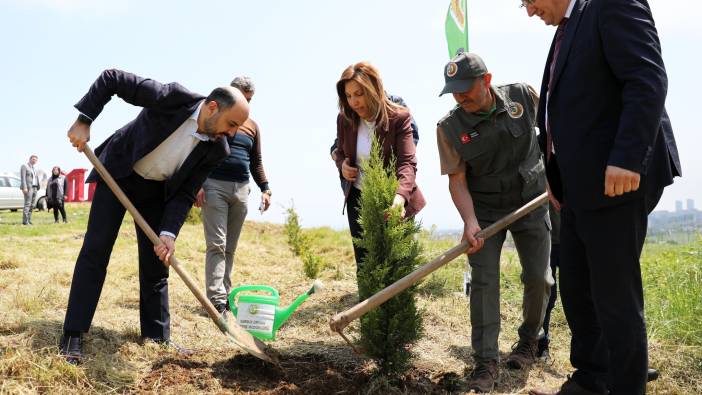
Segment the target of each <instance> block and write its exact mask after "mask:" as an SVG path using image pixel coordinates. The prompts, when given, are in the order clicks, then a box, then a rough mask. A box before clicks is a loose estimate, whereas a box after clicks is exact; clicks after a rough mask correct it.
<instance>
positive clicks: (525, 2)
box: [519, 0, 535, 8]
mask: <svg viewBox="0 0 702 395" xmlns="http://www.w3.org/2000/svg"><path fill="white" fill-rule="evenodd" d="M534 1H535V0H522V4H520V5H519V8H525V7H528V6H530V5H532V4H534Z"/></svg>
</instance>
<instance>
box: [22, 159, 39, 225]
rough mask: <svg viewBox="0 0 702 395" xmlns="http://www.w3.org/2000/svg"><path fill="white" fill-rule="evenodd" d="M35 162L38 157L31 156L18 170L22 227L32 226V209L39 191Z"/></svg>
mask: <svg viewBox="0 0 702 395" xmlns="http://www.w3.org/2000/svg"><path fill="white" fill-rule="evenodd" d="M37 161H39V157H38V156H36V155H32V156H30V157H29V161H28V162H27V163H26V164H24V165H22V167H21V168H20V183H21V184H20V188H21V189H22V193H23V194H24V209H23V210H22V225H32V209H33V208H34V199H36V196H37V191H38V190H39V176H37V169H36V167H35V166H36V164H37Z"/></svg>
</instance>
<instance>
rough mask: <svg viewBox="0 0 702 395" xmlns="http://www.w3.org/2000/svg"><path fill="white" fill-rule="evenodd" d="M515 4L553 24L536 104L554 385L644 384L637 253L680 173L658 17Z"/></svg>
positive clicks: (603, 388)
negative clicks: (557, 313) (555, 356)
mask: <svg viewBox="0 0 702 395" xmlns="http://www.w3.org/2000/svg"><path fill="white" fill-rule="evenodd" d="M522 4H523V5H524V6H526V8H527V13H528V14H529V16H533V15H537V16H539V17H540V18H541V19H542V20H543V21H544V22H545V23H546V24H548V25H553V26H558V29H557V30H556V34H555V37H554V40H553V43H552V45H551V50H550V52H549V57H548V60H547V61H546V67H545V70H544V76H543V80H542V85H541V98H542V100H541V103H540V105H539V112H538V126H539V129H540V130H541V131H542V132H545V133H542V135H544V139H543V140H542V147H543V149H544V150H545V156H546V159H547V168H548V170H547V174H548V178H549V183H550V186H551V190H552V192H553V194H554V195H555V197H556V198H557V199H558V200H559V201H560V203H561V206H562V211H561V215H562V217H561V220H562V222H561V269H560V270H561V274H560V280H561V297H562V301H563V308H564V311H565V315H566V318H567V320H568V325H569V326H570V329H571V332H572V336H573V338H572V342H571V355H570V360H571V363H572V365H573V367H574V368H575V369H576V370H575V372H574V373H573V375H572V376H571V377H570V378H569V379H568V381H567V382H566V383H565V384H564V385H563V387H562V388H561V389H560V391H559V392H558V393H560V394H593V393H594V394H605V393H608V392H609V393H611V394H643V393H645V391H646V373H647V344H646V343H647V340H646V324H645V321H644V301H643V287H642V284H641V269H640V264H639V257H640V255H641V249H642V248H643V243H644V239H645V237H646V228H647V215H648V213H649V212H650V211H651V210H652V209H653V208H654V207H655V206H656V204H657V202H658V200H659V199H660V197H661V194H662V193H663V188H664V187H665V186H667V185H670V184H671V183H672V182H673V177H675V176H679V175H680V174H681V173H680V162H679V159H678V152H677V148H676V146H675V139H674V137H673V131H672V128H671V125H670V120H669V119H668V115H667V113H666V111H665V107H664V105H665V98H666V92H667V85H668V80H667V76H666V71H665V67H664V65H663V59H662V56H661V46H660V42H659V40H658V33H657V31H656V28H655V24H654V22H653V16H652V15H651V10H650V8H649V6H648V3H647V2H646V1H645V0H523V1H522ZM534 393H541V392H539V391H534Z"/></svg>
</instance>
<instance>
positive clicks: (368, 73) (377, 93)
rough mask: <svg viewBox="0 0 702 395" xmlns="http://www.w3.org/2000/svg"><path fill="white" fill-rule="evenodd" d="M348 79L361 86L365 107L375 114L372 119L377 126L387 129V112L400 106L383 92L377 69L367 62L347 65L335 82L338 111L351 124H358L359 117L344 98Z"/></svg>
mask: <svg viewBox="0 0 702 395" xmlns="http://www.w3.org/2000/svg"><path fill="white" fill-rule="evenodd" d="M349 81H356V82H357V83H358V84H359V85H360V86H361V89H363V95H364V96H365V99H366V107H367V108H368V111H369V113H371V114H375V116H374V119H373V120H374V121H375V122H376V124H377V125H378V127H380V128H382V129H384V130H387V129H388V125H389V123H390V121H389V115H388V114H389V113H391V112H394V111H395V110H396V109H397V108H400V107H399V106H398V105H397V104H395V103H393V102H392V101H390V99H388V97H387V95H386V94H385V89H384V88H383V80H382V79H381V78H380V73H379V72H378V69H377V68H375V67H374V66H373V65H371V64H370V63H368V62H358V63H356V64H352V65H351V66H349V67H347V68H346V69H345V70H344V72H343V73H341V77H340V78H339V81H338V82H337V83H336V93H337V94H338V96H339V111H340V112H341V114H342V115H343V116H344V118H346V119H347V120H349V121H350V122H351V123H352V124H353V125H358V123H359V122H360V117H359V116H358V114H356V112H355V111H354V110H353V109H351V106H350V105H349V102H348V100H347V99H346V83H347V82H349Z"/></svg>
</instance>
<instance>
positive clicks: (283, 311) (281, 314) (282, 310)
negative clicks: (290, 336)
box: [274, 280, 323, 330]
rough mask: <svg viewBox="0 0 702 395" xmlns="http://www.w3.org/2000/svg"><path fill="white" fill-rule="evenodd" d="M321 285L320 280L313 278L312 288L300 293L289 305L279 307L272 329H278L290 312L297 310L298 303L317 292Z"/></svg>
mask: <svg viewBox="0 0 702 395" xmlns="http://www.w3.org/2000/svg"><path fill="white" fill-rule="evenodd" d="M322 287H323V285H322V282H321V281H319V280H314V283H313V284H312V288H310V289H309V290H308V291H307V292H305V293H303V294H302V295H300V296H298V297H297V298H296V299H295V300H294V301H293V302H292V303H290V305H288V306H287V307H279V308H278V311H277V316H278V317H276V318H277V319H276V323H275V328H274V330H278V329H279V328H280V327H281V326H282V325H283V324H284V323H285V322H286V321H287V320H288V318H290V316H291V315H292V313H294V312H295V310H297V308H298V307H300V305H301V304H302V303H303V302H304V301H305V300H307V298H308V297H309V296H310V295H312V294H313V293H315V292H319V291H320V290H321V289H322Z"/></svg>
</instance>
